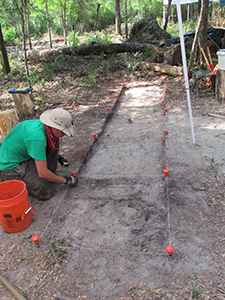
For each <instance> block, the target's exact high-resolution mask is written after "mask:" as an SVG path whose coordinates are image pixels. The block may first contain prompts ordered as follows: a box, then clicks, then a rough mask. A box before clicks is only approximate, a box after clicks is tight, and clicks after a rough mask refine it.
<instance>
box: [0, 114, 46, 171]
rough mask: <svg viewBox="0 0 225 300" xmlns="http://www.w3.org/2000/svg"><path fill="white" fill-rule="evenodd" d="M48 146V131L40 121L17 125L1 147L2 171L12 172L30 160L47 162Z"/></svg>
mask: <svg viewBox="0 0 225 300" xmlns="http://www.w3.org/2000/svg"><path fill="white" fill-rule="evenodd" d="M46 146H47V138H46V130H45V126H44V124H43V123H42V122H41V121H40V120H27V121H23V122H21V123H19V124H17V125H16V126H15V127H14V128H13V129H12V130H11V131H10V132H9V133H8V134H7V136H6V137H5V138H4V140H3V142H2V144H1V146H0V170H1V171H9V170H12V169H13V168H15V167H16V166H18V165H19V164H20V163H22V162H24V161H27V160H28V159H30V158H33V159H37V160H46Z"/></svg>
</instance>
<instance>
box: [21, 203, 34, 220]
mask: <svg viewBox="0 0 225 300" xmlns="http://www.w3.org/2000/svg"><path fill="white" fill-rule="evenodd" d="M30 210H31V211H32V213H33V215H34V217H35V219H36V220H37V216H36V214H35V212H34V210H33V208H32V207H31V206H30V207H29V208H28V210H27V211H26V212H25V213H24V214H22V220H23V219H24V218H25V215H26V214H28V213H29V211H30Z"/></svg>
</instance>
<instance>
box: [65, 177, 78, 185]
mask: <svg viewBox="0 0 225 300" xmlns="http://www.w3.org/2000/svg"><path fill="white" fill-rule="evenodd" d="M65 178H66V184H68V185H72V186H76V185H77V183H78V179H77V178H76V177H73V176H67V177H65Z"/></svg>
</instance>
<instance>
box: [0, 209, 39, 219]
mask: <svg viewBox="0 0 225 300" xmlns="http://www.w3.org/2000/svg"><path fill="white" fill-rule="evenodd" d="M30 210H31V211H32V213H33V215H34V217H35V219H36V220H37V216H36V214H35V212H34V210H33V208H32V207H31V206H30V207H29V208H28V210H27V211H26V212H25V213H23V214H10V215H12V216H21V215H22V220H23V219H24V218H25V215H26V214H28V213H29V211H30ZM0 211H1V212H2V213H3V214H9V213H7V212H5V211H4V210H2V209H0Z"/></svg>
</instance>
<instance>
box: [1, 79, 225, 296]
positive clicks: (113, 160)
mask: <svg viewBox="0 0 225 300" xmlns="http://www.w3.org/2000/svg"><path fill="white" fill-rule="evenodd" d="M61 80H63V79H62V78H61ZM61 83H62V84H61V86H59V85H57V88H56V86H54V82H52V83H51V85H50V84H49V86H45V87H44V88H42V90H41V93H42V94H43V95H44V96H45V97H47V99H49V101H48V102H47V103H46V104H45V107H42V109H43V110H44V109H45V108H46V109H48V108H52V107H55V106H60V107H64V108H67V109H68V110H69V111H70V112H71V113H72V114H73V115H74V116H75V125H76V130H77V131H76V136H75V138H74V140H70V139H69V138H63V143H62V148H61V153H62V154H63V155H64V156H65V157H66V158H67V159H68V160H69V161H70V166H69V168H68V170H67V169H64V168H62V167H59V168H58V172H59V174H62V175H63V174H67V173H69V172H70V171H72V170H76V171H77V176H78V177H79V184H78V186H77V187H76V188H66V187H65V186H62V185H56V186H55V194H54V196H53V197H52V199H50V200H49V201H46V202H42V201H39V200H38V199H35V198H32V197H30V198H29V199H30V203H31V206H32V207H33V209H34V211H35V213H36V215H37V217H38V219H37V220H35V219H34V218H33V222H32V224H31V225H30V226H29V227H28V228H27V229H26V230H24V231H22V232H20V233H15V234H7V233H5V232H4V231H3V230H1V231H0V269H1V274H2V275H3V276H4V277H5V278H6V279H7V280H8V281H9V282H10V283H11V284H13V286H14V287H15V288H16V289H17V290H18V291H19V292H20V293H21V294H22V295H23V296H24V297H25V298H26V299H29V300H31V299H32V300H34V299H38V300H42V299H49V300H50V299H61V300H63V299H89V300H91V299H121V300H122V299H124V300H125V299H126V300H128V299H224V298H225V286H224V266H225V264H224V256H225V252H224V242H225V238H224V222H225V219H224V204H225V198H224V197H225V196H224V195H225V194H224V193H225V188H224V182H225V177H224V176H225V167H224V155H223V152H224V143H225V141H224V129H225V123H224V122H225V121H224V120H223V119H222V118H217V117H212V116H209V115H208V113H213V114H218V115H221V116H223V115H224V108H225V107H224V104H220V103H218V102H217V101H216V98H215V96H214V95H212V96H207V97H202V98H199V97H198V96H197V93H196V90H192V89H191V100H192V110H193V121H194V128H195V138H196V144H195V145H194V143H193V140H192V135H191V129H190V119H189V115H188V105H187V100H186V90H185V85H184V79H183V78H182V77H172V76H167V77H166V80H165V74H158V73H152V74H151V78H149V80H147V81H146V80H145V79H144V78H140V76H139V77H138V76H137V77H129V78H128V77H124V78H122V77H121V78H114V79H113V80H108V81H104V82H102V84H101V86H100V87H99V88H97V89H96V91H95V92H93V91H92V92H90V91H85V92H84V93H83V94H82V95H79V97H76V98H75V97H74V94H73V92H72V91H70V89H69V87H68V85H67V84H66V80H65V79H64V82H62V81H61ZM192 85H193V83H192V82H191V88H192ZM165 90H167V94H166V98H165V100H164V101H162V100H163V97H164V95H165ZM36 92H37V91H36V90H35V89H34V92H33V97H34V98H35V93H36ZM39 93H40V91H39ZM117 96H118V97H117ZM107 107H110V111H109V112H108V111H107ZM165 108H167V112H165V114H163V112H164V109H165ZM39 113H40V111H38V110H37V116H38V114H39ZM165 129H167V130H168V135H166V136H165V141H164V142H162V140H163V135H164V130H165ZM93 133H96V134H97V139H94V138H93ZM165 168H168V169H169V176H165V175H164V173H163V172H162V170H164V169H165ZM36 234H37V235H39V236H40V247H37V246H36V245H34V243H33V242H32V240H31V237H32V236H33V235H36ZM170 243H171V244H173V246H174V248H175V250H174V253H173V254H172V255H171V256H169V255H168V254H167V253H166V251H165V247H166V245H167V244H170ZM0 288H1V290H0V299H1V300H3V299H4V300H6V299H7V300H11V299H14V297H13V296H12V295H11V293H10V292H9V291H8V290H7V289H6V288H5V287H4V285H2V284H1V285H0ZM54 295H55V298H54ZM57 295H58V297H57ZM60 297H61V298H60Z"/></svg>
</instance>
